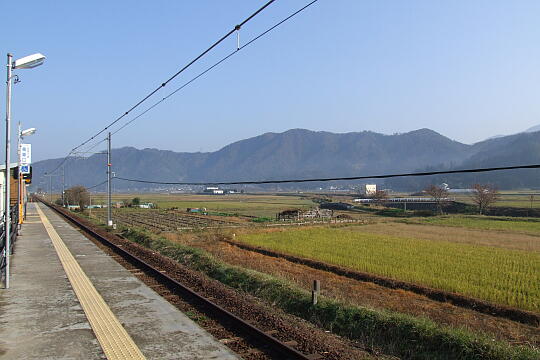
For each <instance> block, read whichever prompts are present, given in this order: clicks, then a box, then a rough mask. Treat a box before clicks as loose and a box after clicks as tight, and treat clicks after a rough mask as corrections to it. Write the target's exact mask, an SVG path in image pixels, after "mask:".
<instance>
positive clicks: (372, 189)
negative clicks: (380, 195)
mask: <svg viewBox="0 0 540 360" xmlns="http://www.w3.org/2000/svg"><path fill="white" fill-rule="evenodd" d="M363 190H364V194H365V195H368V196H369V195H373V194H375V193H376V192H377V184H365V185H364V186H363Z"/></svg>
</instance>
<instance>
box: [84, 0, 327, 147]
mask: <svg viewBox="0 0 540 360" xmlns="http://www.w3.org/2000/svg"><path fill="white" fill-rule="evenodd" d="M317 1H319V0H313V1H311V2H309V3H308V4H306V5H305V6H303V7H301V8H300V9H298V10H296V11H295V12H293V13H292V14H290V15H289V16H287V17H285V18H284V19H282V20H281V21H279V22H277V23H276V24H274V25H273V26H271V27H269V28H268V29H266V30H265V31H263V32H262V33H260V34H259V35H257V36H255V37H253V38H252V39H251V40H249V41H248V42H246V43H245V44H244V45H242V46H240V47H239V48H237V49H236V50H234V51H232V52H231V53H229V54H227V55H226V56H225V57H223V58H221V59H220V60H219V61H217V62H216V63H214V64H213V65H211V66H210V67H208V68H207V69H206V70H204V71H202V72H201V73H199V74H198V75H196V76H195V77H193V78H191V79H190V80H189V81H187V82H185V83H184V84H182V85H181V86H179V87H178V88H176V89H175V90H174V91H172V92H171V93H170V94H168V95H167V96H165V97H163V98H162V99H161V100H159V101H157V102H156V103H154V104H153V105H152V106H150V107H148V108H147V109H146V110H144V111H143V112H142V113H140V114H138V115H137V116H135V117H134V118H133V119H131V120H129V121H128V122H126V123H125V124H124V125H122V126H121V127H119V128H118V129H116V130H115V131H114V132H113V133H112V135H115V134H116V133H118V132H119V131H121V130H123V129H124V128H125V127H127V126H128V125H130V124H132V123H133V122H134V121H136V120H137V119H139V118H141V117H142V116H143V115H145V114H146V113H148V112H149V111H151V110H152V109H154V108H155V107H157V106H158V105H159V104H161V103H163V102H164V101H166V100H167V99H169V98H170V97H172V96H173V95H175V94H176V93H178V92H179V91H180V90H182V89H184V88H185V87H186V86H188V85H190V84H191V83H193V82H194V81H196V80H197V79H199V78H200V77H202V76H204V75H205V74H207V73H208V72H210V71H211V70H212V69H214V68H216V67H217V66H219V65H220V64H222V63H223V62H225V61H226V60H228V59H229V58H231V57H232V56H233V55H235V54H237V53H238V52H239V51H241V50H243V49H245V48H246V47H248V46H250V45H251V44H253V43H254V42H255V41H257V40H259V39H260V38H262V37H264V36H265V35H267V34H268V33H270V32H271V31H272V30H274V29H276V28H277V27H279V26H280V25H282V24H283V23H285V22H287V21H289V20H290V19H292V18H293V17H295V16H296V15H298V14H299V13H301V12H302V11H304V10H306V9H307V8H308V7H310V6H311V5H313V4H315V3H316V2H317ZM104 141H105V140H102V141H100V142H98V143H96V144H94V145H92V147H90V148H88V149H87V151H88V150H91V149H93V148H95V147H96V146H97V145H99V144H101V143H103V142H104Z"/></svg>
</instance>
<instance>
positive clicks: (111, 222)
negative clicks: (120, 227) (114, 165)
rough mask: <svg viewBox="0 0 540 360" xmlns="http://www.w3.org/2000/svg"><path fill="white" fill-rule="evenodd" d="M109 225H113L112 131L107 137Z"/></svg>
mask: <svg viewBox="0 0 540 360" xmlns="http://www.w3.org/2000/svg"><path fill="white" fill-rule="evenodd" d="M107 143H108V146H107V225H108V226H112V225H113V221H112V209H111V206H112V203H111V133H110V132H109V136H108V137H107Z"/></svg>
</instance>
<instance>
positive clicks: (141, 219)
mask: <svg viewBox="0 0 540 360" xmlns="http://www.w3.org/2000/svg"><path fill="white" fill-rule="evenodd" d="M93 216H94V217H95V218H97V219H99V220H100V221H101V222H103V223H105V222H106V221H105V219H106V216H107V215H106V212H105V211H103V210H98V211H95V210H94V211H93ZM113 217H114V221H115V223H117V224H118V225H121V226H125V227H133V226H135V227H139V228H142V229H145V230H149V231H157V232H161V231H177V230H186V229H200V228H215V227H226V226H235V225H239V224H243V223H245V221H242V220H240V219H238V218H232V217H217V216H205V215H192V214H187V213H186V212H185V211H179V210H154V209H140V210H139V209H115V210H114V211H113Z"/></svg>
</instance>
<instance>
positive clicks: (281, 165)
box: [33, 129, 540, 191]
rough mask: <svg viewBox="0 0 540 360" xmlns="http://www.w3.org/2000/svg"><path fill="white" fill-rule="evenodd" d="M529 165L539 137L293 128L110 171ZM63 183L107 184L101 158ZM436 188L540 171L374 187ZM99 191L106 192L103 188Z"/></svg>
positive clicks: (243, 177) (539, 155) (36, 169)
mask: <svg viewBox="0 0 540 360" xmlns="http://www.w3.org/2000/svg"><path fill="white" fill-rule="evenodd" d="M61 161H62V159H50V160H43V161H39V162H36V163H35V164H34V165H33V177H34V179H33V188H34V189H36V188H37V187H41V188H43V189H46V188H47V187H48V184H49V180H47V179H46V177H45V173H46V172H47V171H51V170H52V169H54V168H56V167H57V165H58V164H60V162H61ZM533 163H535V164H536V163H540V131H530V132H524V133H519V134H515V135H509V136H501V137H497V138H492V139H488V140H485V141H481V142H478V143H475V144H472V145H468V144H463V143H460V142H457V141H454V140H451V139H449V138H447V137H445V136H443V135H441V134H439V133H437V132H435V131H433V130H430V129H419V130H415V131H411V132H407V133H402V134H394V135H384V134H379V133H374V132H371V131H363V132H352V133H344V134H335V133H330V132H324V131H310V130H304V129H293V130H288V131H285V132H283V133H266V134H263V135H260V136H256V137H253V138H249V139H245V140H241V141H237V142H235V143H232V144H230V145H227V146H225V147H224V148H222V149H220V150H218V151H215V152H206V153H202V152H196V153H188V152H173V151H167V150H158V149H136V148H133V147H123V148H119V149H113V151H112V168H113V172H115V174H116V175H117V176H119V177H125V178H134V179H143V180H150V181H168V182H213V181H249V180H276V179H286V178H317V177H341V176H343V177H347V176H362V175H376V174H385V173H399V172H411V171H423V170H446V169H457V168H473V167H492V166H510V165H520V164H533ZM57 174H59V175H60V176H59V177H56V178H53V179H52V180H51V183H52V187H53V190H58V189H60V187H59V184H60V179H61V178H62V174H63V171H62V168H60V171H57ZM65 179H66V184H68V186H71V185H75V184H80V185H84V186H92V185H95V184H98V183H100V182H102V181H103V180H105V179H106V157H105V156H104V155H102V154H95V155H92V156H90V157H88V158H76V157H70V158H68V159H67V161H66V162H65ZM439 182H446V183H448V184H449V185H450V186H451V187H454V188H457V187H467V186H470V185H471V184H472V183H475V182H489V183H493V184H495V185H496V186H498V187H500V188H538V187H540V171H539V170H514V171H505V172H502V171H498V172H493V173H486V174H474V175H469V174H466V175H462V174H458V175H451V176H438V177H426V178H395V179H392V181H387V182H382V181H381V182H377V183H379V184H380V185H381V186H386V187H391V188H395V189H396V190H415V189H418V188H421V187H423V186H425V185H426V184H429V183H439ZM350 183H351V182H349V183H348V184H350ZM355 183H356V184H358V182H355ZM364 183H365V182H364ZM334 184H341V183H334ZM319 186H321V184H320V183H317V184H313V183H305V184H302V185H301V186H300V185H296V184H294V185H291V186H289V188H314V187H319ZM161 187H163V186H161ZM152 188H154V189H155V188H156V186H154V185H148V184H140V183H132V182H126V181H122V180H115V181H114V189H115V190H117V191H129V190H131V191H141V190H149V189H152ZM96 190H104V186H101V187H98V188H96Z"/></svg>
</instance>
